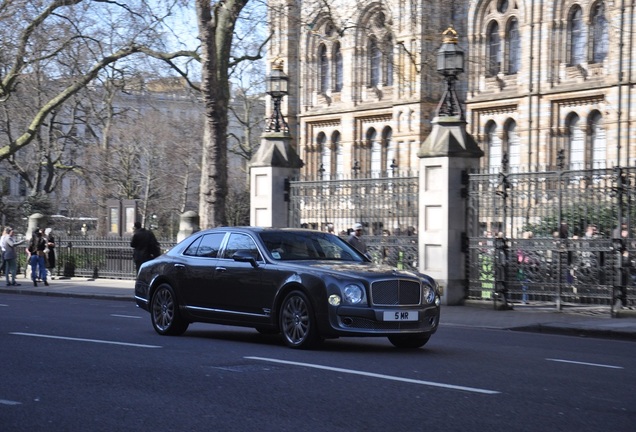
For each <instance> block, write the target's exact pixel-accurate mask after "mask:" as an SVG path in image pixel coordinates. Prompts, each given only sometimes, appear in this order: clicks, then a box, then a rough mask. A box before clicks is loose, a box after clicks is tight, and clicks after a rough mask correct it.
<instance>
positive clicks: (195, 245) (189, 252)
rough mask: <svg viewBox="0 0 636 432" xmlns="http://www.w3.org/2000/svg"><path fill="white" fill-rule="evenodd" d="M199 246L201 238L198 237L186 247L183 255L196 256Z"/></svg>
mask: <svg viewBox="0 0 636 432" xmlns="http://www.w3.org/2000/svg"><path fill="white" fill-rule="evenodd" d="M200 244H201V237H199V238H198V239H196V240H195V241H194V242H192V244H191V245H190V246H188V248H187V249H186V250H185V251H184V252H183V254H184V255H188V256H197V249H198V248H199V245H200Z"/></svg>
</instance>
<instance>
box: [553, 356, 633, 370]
mask: <svg viewBox="0 0 636 432" xmlns="http://www.w3.org/2000/svg"><path fill="white" fill-rule="evenodd" d="M546 360H547V361H553V362H559V363H571V364H578V365H584V366H595V367H603V368H609V369H625V368H624V367H622V366H612V365H604V364H598V363H586V362H579V361H573V360H563V359H551V358H547V359H546Z"/></svg>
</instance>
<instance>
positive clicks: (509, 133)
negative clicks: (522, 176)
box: [504, 120, 521, 172]
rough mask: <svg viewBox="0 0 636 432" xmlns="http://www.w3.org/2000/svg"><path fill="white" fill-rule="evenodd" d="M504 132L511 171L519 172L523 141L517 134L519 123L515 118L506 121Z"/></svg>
mask: <svg viewBox="0 0 636 432" xmlns="http://www.w3.org/2000/svg"><path fill="white" fill-rule="evenodd" d="M504 132H505V133H504V139H505V140H506V145H505V147H506V152H507V153H508V166H509V169H510V172H519V168H520V167H521V143H520V142H519V135H518V134H517V123H516V122H515V121H514V120H509V121H508V122H507V123H506V127H505V128H504Z"/></svg>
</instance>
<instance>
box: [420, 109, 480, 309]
mask: <svg viewBox="0 0 636 432" xmlns="http://www.w3.org/2000/svg"><path fill="white" fill-rule="evenodd" d="M432 125H433V129H432V130H431V133H430V135H429V136H428V138H427V139H426V140H425V141H424V143H423V144H422V146H421V147H420V150H419V152H418V157H419V158H420V166H419V171H420V180H419V183H420V184H419V190H420V196H419V224H418V226H419V228H418V235H419V237H418V243H419V259H418V266H419V270H420V271H421V272H423V273H426V274H428V275H430V276H432V277H434V278H435V279H436V280H437V281H438V283H439V284H440V287H441V288H442V304H445V305H456V304H461V303H462V302H463V299H464V297H465V287H466V286H467V282H466V269H465V265H464V262H465V254H464V252H462V235H463V234H465V232H466V199H465V198H464V197H462V192H461V189H462V171H467V170H470V169H471V168H477V167H478V166H479V158H480V157H481V156H483V152H482V151H481V149H480V148H479V146H478V145H477V143H476V142H475V140H474V139H473V138H472V137H471V136H470V135H468V134H467V133H466V121H465V120H464V119H463V117H462V116H461V115H457V116H440V117H436V118H435V119H434V120H433V121H432Z"/></svg>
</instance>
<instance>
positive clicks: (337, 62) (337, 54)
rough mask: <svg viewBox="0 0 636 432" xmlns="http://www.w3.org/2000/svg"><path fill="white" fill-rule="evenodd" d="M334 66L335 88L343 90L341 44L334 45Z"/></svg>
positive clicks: (337, 90) (335, 89)
mask: <svg viewBox="0 0 636 432" xmlns="http://www.w3.org/2000/svg"><path fill="white" fill-rule="evenodd" d="M333 66H334V86H333V90H334V91H336V92H339V91H341V90H342V52H341V51H340V44H339V43H336V44H334V46H333Z"/></svg>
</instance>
